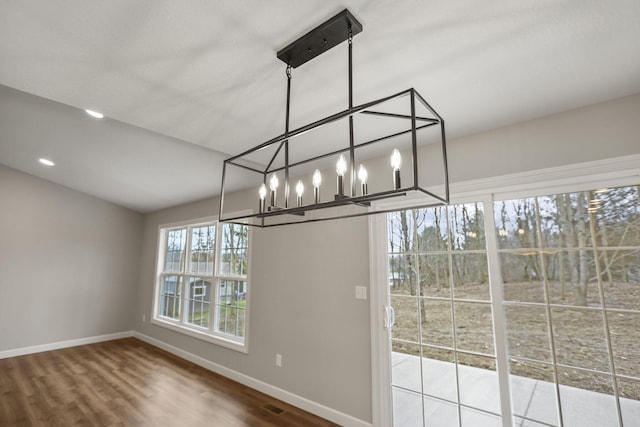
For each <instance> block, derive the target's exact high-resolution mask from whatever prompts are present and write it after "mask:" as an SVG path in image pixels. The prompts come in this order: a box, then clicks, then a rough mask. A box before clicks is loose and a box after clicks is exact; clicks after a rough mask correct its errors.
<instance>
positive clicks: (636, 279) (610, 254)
mask: <svg viewBox="0 0 640 427" xmlns="http://www.w3.org/2000/svg"><path fill="white" fill-rule="evenodd" d="M636 244H637V245H640V242H637V243H636ZM599 257H600V265H601V266H602V273H603V274H602V276H603V277H602V281H603V289H604V297H605V300H606V303H607V308H626V309H629V310H640V248H638V249H636V250H633V251H624V250H606V251H605V250H603V251H600V252H599Z"/></svg>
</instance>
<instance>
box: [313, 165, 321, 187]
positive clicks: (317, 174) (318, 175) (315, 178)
mask: <svg viewBox="0 0 640 427" xmlns="http://www.w3.org/2000/svg"><path fill="white" fill-rule="evenodd" d="M311 182H312V183H313V188H320V184H322V174H321V173H320V171H319V170H318V169H316V170H315V172H314V173H313V178H312V179H311Z"/></svg>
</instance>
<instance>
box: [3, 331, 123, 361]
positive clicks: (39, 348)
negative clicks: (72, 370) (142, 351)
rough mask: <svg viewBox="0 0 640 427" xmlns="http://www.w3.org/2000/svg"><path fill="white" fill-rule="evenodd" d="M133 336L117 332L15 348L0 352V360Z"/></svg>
mask: <svg viewBox="0 0 640 427" xmlns="http://www.w3.org/2000/svg"><path fill="white" fill-rule="evenodd" d="M133 335H134V332H133V331H125V332H117V333H115V334H107V335H97V336H94V337H86V338H77V339H74V340H68V341H59V342H54V343H49V344H40V345H34V346H31V347H22V348H16V349H13V350H4V351H0V359H6V358H7V357H15V356H23V355H25V354H31V353H40V352H43V351H51V350H59V349H61V348H67V347H75V346H78V345H85V344H94V343H97V342H102V341H111V340H117V339H120V338H128V337H132V336H133Z"/></svg>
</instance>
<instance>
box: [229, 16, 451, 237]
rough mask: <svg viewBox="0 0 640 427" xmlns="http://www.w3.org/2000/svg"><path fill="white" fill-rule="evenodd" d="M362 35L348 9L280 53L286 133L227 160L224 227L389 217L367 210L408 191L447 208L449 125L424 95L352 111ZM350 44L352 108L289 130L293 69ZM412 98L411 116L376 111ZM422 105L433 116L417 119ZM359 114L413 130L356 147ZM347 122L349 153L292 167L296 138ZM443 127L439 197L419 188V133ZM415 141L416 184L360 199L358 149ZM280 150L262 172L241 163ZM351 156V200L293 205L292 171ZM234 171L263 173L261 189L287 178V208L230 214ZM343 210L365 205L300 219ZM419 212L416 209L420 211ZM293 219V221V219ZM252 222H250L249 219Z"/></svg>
mask: <svg viewBox="0 0 640 427" xmlns="http://www.w3.org/2000/svg"><path fill="white" fill-rule="evenodd" d="M361 31H362V25H361V24H360V23H359V22H358V21H357V19H356V18H355V17H354V16H353V15H352V14H351V13H350V12H349V11H348V10H347V9H345V10H343V11H342V12H340V13H338V14H337V15H335V16H334V17H332V18H330V19H329V20H327V21H325V22H324V23H322V24H321V25H319V26H318V27H316V28H314V29H313V30H311V31H310V32H308V33H307V34H305V35H304V36H302V37H300V38H299V39H298V40H296V41H294V42H293V43H291V44H290V45H288V46H287V47H285V48H284V49H282V50H280V51H279V52H278V53H277V57H278V58H279V59H280V60H282V61H283V62H285V64H286V66H287V68H286V75H287V101H286V114H285V116H286V117H285V129H284V133H283V134H281V135H279V136H277V137H275V138H272V139H270V140H268V141H266V142H263V143H262V144H260V145H258V146H256V147H254V148H251V149H250V150H247V151H244V152H242V153H240V154H238V155H235V156H233V157H230V158H228V159H226V160H225V161H224V164H223V170H222V186H221V197H220V212H219V213H220V215H219V219H220V221H222V222H231V223H242V224H248V225H253V226H258V227H271V226H277V225H289V224H297V223H301V222H315V221H323V220H328V219H337V218H349V217H357V216H363V215H370V214H374V213H382V212H390V211H392V210H396V209H377V210H373V209H369V206H370V205H371V203H372V202H374V201H379V200H383V199H388V198H392V197H399V196H406V195H407V194H408V193H409V192H419V193H422V194H423V195H425V196H428V197H429V202H428V203H423V204H419V206H434V205H446V204H448V203H449V178H448V165H447V149H446V136H445V126H444V120H443V119H442V117H440V115H439V114H438V113H437V112H436V111H435V110H434V109H433V108H432V107H431V106H430V105H429V103H428V102H427V101H426V100H425V99H424V98H423V97H422V96H420V94H419V93H418V92H417V91H416V90H415V89H413V88H410V89H406V90H403V91H401V92H398V93H396V94H393V95H390V96H387V97H384V98H380V99H377V100H375V101H371V102H367V103H364V104H361V105H357V106H354V105H353V53H352V51H353V36H354V35H356V34H358V33H360V32H361ZM345 40H346V41H348V92H349V93H348V95H349V105H348V108H347V109H345V110H343V111H340V112H338V113H336V114H333V115H330V116H328V117H325V118H323V119H321V120H318V121H315V122H313V123H310V124H308V125H306V126H302V127H299V128H297V129H294V130H290V129H289V119H290V106H291V69H292V68H296V67H298V66H300V65H302V64H304V63H306V62H308V61H309V60H311V59H313V58H315V57H316V56H318V55H320V54H322V53H324V52H326V51H327V50H329V49H331V48H332V47H334V46H337V45H338V44H340V43H342V42H344V41H345ZM407 96H408V97H409V98H410V99H409V102H410V114H398V113H391V112H385V111H379V109H376V108H375V107H377V106H381V105H382V104H384V103H387V102H389V101H393V100H396V99H399V98H403V97H407ZM417 104H418V105H422V106H423V107H424V108H425V109H426V110H427V111H429V112H430V113H431V114H432V116H433V117H425V116H418V115H417V114H416V105H417ZM358 114H365V115H371V116H384V117H391V118H395V119H401V120H406V121H409V122H410V126H409V128H408V129H404V130H401V131H398V132H393V133H392V134H388V135H385V136H382V137H378V138H374V139H371V140H367V141H364V142H360V143H357V144H356V143H355V141H354V116H356V115H358ZM345 118H347V119H348V126H349V146H348V147H345V148H341V149H338V150H333V151H331V152H328V153H324V154H321V155H318V156H313V157H311V158H307V159H303V160H299V161H296V162H290V158H289V157H290V156H289V150H290V143H292V142H293V141H291V140H292V139H294V138H295V137H298V136H300V135H303V134H305V133H307V132H310V131H312V130H314V129H318V128H321V127H323V126H326V125H328V124H331V123H333V122H336V121H338V120H341V119H345ZM433 126H439V128H440V135H439V136H440V143H441V150H442V160H443V161H442V174H443V189H442V191H441V192H440V193H441V194H436V192H434V191H429V190H427V189H425V188H424V187H422V186H420V185H419V180H418V176H419V167H418V138H417V133H418V131H420V130H422V129H425V128H429V127H433ZM408 134H410V136H411V147H410V152H411V160H412V165H411V169H412V175H413V179H412V180H410V181H411V182H410V183H409V184H408V185H406V186H401V185H400V181H399V177H398V185H396V186H395V188H393V189H390V190H384V191H379V192H376V193H372V194H361V195H357V180H356V175H357V172H356V161H355V160H356V155H355V153H356V150H357V149H359V148H363V147H366V146H370V145H372V144H377V143H380V142H383V141H386V140H389V139H391V138H396V137H400V136H402V135H408ZM273 146H277V148H276V149H275V153H274V154H273V156H272V157H271V159H270V161H269V162H268V164H267V165H266V167H264V168H258V167H255V166H254V165H252V164H247V162H242V161H241V159H243V158H246V157H247V156H249V155H251V154H255V153H256V152H257V151H261V150H264V149H265V148H268V147H273ZM341 154H342V155H344V154H347V155H348V165H349V174H350V184H351V185H350V187H351V188H350V193H351V194H350V195H343V194H338V195H336V196H335V198H334V199H333V200H327V201H318V200H317V199H316V201H315V202H314V203H310V204H306V205H300V203H298V205H297V206H290V188H291V186H290V179H291V176H290V170H291V168H294V167H298V166H301V165H305V164H307V163H311V162H316V161H318V160H321V159H324V158H329V157H335V156H338V155H341ZM279 155H283V157H284V164H283V165H277V166H275V165H274V163H275V161H276V158H277V157H278V156H279ZM230 166H234V167H238V168H241V169H244V170H246V171H250V172H251V173H256V174H260V176H261V177H262V183H263V185H266V183H267V178H268V175H269V174H274V173H284V181H285V182H284V206H277V205H276V204H275V203H272V205H270V206H264V208H263V205H260V208H259V209H258V211H257V212H256V211H252V212H251V213H248V214H247V213H243V214H241V215H238V214H233V213H226V212H225V184H226V180H227V179H228V178H227V174H228V171H229V167H230ZM345 205H357V206H361V207H362V208H363V209H362V210H360V211H358V212H355V213H348V214H335V215H331V214H329V215H327V216H323V217H320V218H318V217H312V218H303V219H301V218H299V217H303V216H304V215H305V214H306V212H309V211H315V210H321V209H330V208H335V207H340V206H345ZM416 207H417V206H416ZM283 215H293V217H291V218H292V220H290V221H289V220H281V221H279V222H277V223H269V222H268V220H269V218H272V217H280V216H283ZM294 218H295V219H294ZM251 219H252V220H251Z"/></svg>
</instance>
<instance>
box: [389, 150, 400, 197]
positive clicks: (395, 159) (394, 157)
mask: <svg viewBox="0 0 640 427" xmlns="http://www.w3.org/2000/svg"><path fill="white" fill-rule="evenodd" d="M401 166H402V156H401V155H400V152H399V151H398V149H397V148H394V149H393V151H392V152H391V167H392V168H393V188H395V189H396V190H399V189H400V188H401V187H402V185H401V184H400V167H401Z"/></svg>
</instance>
